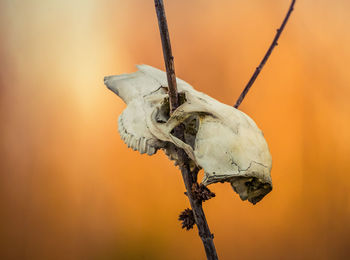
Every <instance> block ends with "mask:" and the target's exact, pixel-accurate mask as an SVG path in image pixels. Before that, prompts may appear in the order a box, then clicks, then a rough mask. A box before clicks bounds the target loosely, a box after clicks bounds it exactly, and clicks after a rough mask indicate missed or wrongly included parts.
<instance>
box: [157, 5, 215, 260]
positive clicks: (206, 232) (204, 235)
mask: <svg viewBox="0 0 350 260" xmlns="http://www.w3.org/2000/svg"><path fill="white" fill-rule="evenodd" d="M154 3H155V7H156V12H157V17H158V25H159V31H160V36H161V39H162V47H163V56H164V62H165V67H166V72H167V79H168V86H169V103H170V111H171V112H173V111H174V110H175V109H176V108H177V107H178V106H179V100H178V93H177V86H176V76H175V70H174V57H173V55H172V52H171V45H170V38H169V32H168V25H167V21H166V17H165V11H164V4H163V0H154ZM174 135H175V136H176V137H178V138H180V139H181V140H184V127H183V125H180V126H178V127H176V128H175V129H174ZM177 156H178V161H179V166H180V169H181V173H182V178H183V180H184V183H185V187H186V190H187V197H188V199H189V201H190V205H191V208H192V211H193V215H194V219H195V222H196V225H197V228H198V233H199V236H200V238H201V239H202V242H203V245H204V249H205V253H206V255H207V259H209V260H217V259H218V256H217V253H216V249H215V245H214V241H213V238H214V236H213V234H211V232H210V229H209V226H208V223H207V220H206V218H205V214H204V211H203V208H202V200H201V199H198V198H195V196H194V194H193V192H192V187H193V186H194V185H196V184H197V173H198V168H196V169H194V170H193V171H191V168H190V158H189V157H188V156H187V154H186V153H185V151H184V150H182V149H178V150H177ZM197 185H198V184H197ZM197 197H198V196H197Z"/></svg>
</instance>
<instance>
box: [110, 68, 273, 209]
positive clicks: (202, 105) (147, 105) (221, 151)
mask: <svg viewBox="0 0 350 260" xmlns="http://www.w3.org/2000/svg"><path fill="white" fill-rule="evenodd" d="M138 69H139V71H137V72H135V73H132V74H124V75H120V76H111V77H106V78H105V84H106V85H107V86H108V88H109V89H111V90H112V91H113V92H115V93H116V94H117V95H118V96H120V97H121V98H122V99H123V100H124V101H125V103H126V104H127V105H128V106H127V108H126V109H125V110H124V111H123V113H122V114H121V116H120V117H119V133H120V135H121V137H122V139H123V140H124V142H125V143H126V144H127V145H128V146H129V147H131V148H132V149H134V150H138V151H139V152H140V153H147V154H149V155H152V154H154V153H156V152H157V150H158V149H163V150H165V152H166V154H167V155H168V156H169V158H170V159H172V160H175V161H176V160H177V157H176V153H175V149H174V146H177V147H180V148H182V149H184V150H185V152H186V153H187V154H188V156H189V157H190V158H191V159H192V160H193V162H194V163H195V164H196V165H197V166H199V167H201V168H203V170H204V173H205V176H204V179H203V181H202V183H203V184H204V185H209V184H212V183H216V182H230V183H231V185H232V187H233V189H234V190H235V191H236V192H237V193H238V194H239V195H240V197H241V199H242V200H246V199H248V200H249V201H250V202H252V203H253V204H255V203H257V202H258V201H260V200H261V199H262V198H263V197H264V196H265V195H266V194H267V193H269V192H270V191H271V189H272V181H271V177H270V171H271V155H270V152H269V149H268V146H267V143H266V141H265V139H264V137H263V134H262V132H261V130H260V129H259V128H258V127H257V126H256V124H255V123H254V121H253V120H252V119H251V118H250V117H248V116H247V115H246V114H244V113H243V112H241V111H239V110H237V109H235V108H233V107H231V106H228V105H225V104H222V103H220V102H219V101H217V100H215V99H213V98H211V97H209V96H207V95H205V94H203V93H201V92H198V91H196V90H194V89H193V88H192V87H191V86H190V85H189V84H188V83H186V82H184V81H182V80H180V79H177V83H178V92H179V94H180V95H182V98H183V100H182V101H183V103H182V105H180V106H179V107H178V108H177V109H176V110H175V111H174V112H173V113H172V115H171V116H170V115H169V104H168V102H169V101H168V95H167V88H166V86H167V79H166V74H165V72H162V71H160V70H158V69H155V68H153V67H150V66H147V65H141V66H138ZM179 124H183V125H184V126H185V140H184V141H182V140H180V139H178V138H176V137H175V136H174V135H172V131H173V129H174V128H175V127H176V126H178V125H179ZM176 163H177V162H176Z"/></svg>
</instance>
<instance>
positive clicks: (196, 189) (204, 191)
mask: <svg viewBox="0 0 350 260" xmlns="http://www.w3.org/2000/svg"><path fill="white" fill-rule="evenodd" d="M192 194H193V197H194V199H196V200H200V201H206V200H210V199H211V198H213V197H215V193H214V192H211V191H210V190H209V189H208V188H207V187H206V186H205V185H203V184H198V183H193V186H192Z"/></svg>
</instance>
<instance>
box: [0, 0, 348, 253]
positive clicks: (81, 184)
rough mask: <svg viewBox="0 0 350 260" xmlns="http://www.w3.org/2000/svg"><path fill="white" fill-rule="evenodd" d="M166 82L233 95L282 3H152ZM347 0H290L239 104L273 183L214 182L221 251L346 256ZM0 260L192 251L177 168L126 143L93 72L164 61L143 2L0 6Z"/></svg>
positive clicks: (79, 0) (211, 211)
mask: <svg viewBox="0 0 350 260" xmlns="http://www.w3.org/2000/svg"><path fill="white" fill-rule="evenodd" d="M164 2H165V8H166V13H167V18H168V24H169V30H170V38H171V43H172V47H173V55H174V57H175V70H176V74H177V76H178V77H179V78H181V79H183V80H185V81H187V82H189V83H190V84H191V85H192V86H194V87H195V88H196V89H197V90H199V91H202V92H204V93H206V94H208V95H210V96H212V97H214V98H216V99H217V100H219V101H221V102H223V103H226V104H229V105H233V104H234V103H235V101H236V99H237V98H238V96H239V94H240V92H241V91H242V89H243V88H244V86H245V84H246V83H247V81H248V80H249V78H250V76H251V74H252V73H253V72H254V69H255V67H256V66H257V65H258V63H259V61H260V60H261V59H262V57H263V55H264V53H265V52H266V50H267V48H268V46H269V44H270V43H271V41H272V39H273V37H274V35H275V32H276V29H277V28H278V27H279V25H280V23H281V21H282V19H283V18H284V15H285V12H286V11H287V8H288V6H289V3H290V1H287V0H263V1H262V0H251V1H244V0H234V1H229V0H222V1H209V0H201V1H199V0H193V1H184V0H176V1H175V0H165V1H164ZM349 8H350V2H349V1H346V0H337V1H331V0H318V1H316V0H297V3H296V6H295V10H294V12H293V13H292V16H291V18H290V21H289V23H288V24H287V26H286V29H285V31H284V32H283V34H282V36H281V38H280V40H279V45H278V46H277V47H276V49H275V51H274V52H273V54H272V55H271V57H270V59H269V61H268V62H267V64H266V66H265V68H264V70H263V71H262V73H261V75H260V76H259V78H258V79H257V81H256V83H255V84H254V86H253V88H252V90H251V91H250V92H249V94H248V95H247V97H246V98H245V100H244V101H243V103H242V105H241V106H240V109H241V110H242V111H243V112H245V113H247V114H248V115H249V116H250V117H251V118H253V119H254V121H255V122H256V123H257V125H258V126H259V127H260V128H261V129H262V131H263V132H264V136H265V138H266V140H267V142H268V144H269V148H270V151H271V154H272V158H273V167H272V172H271V175H272V180H273V191H272V192H271V193H270V194H269V195H267V196H266V197H265V198H264V199H263V200H262V201H261V202H260V203H258V204H257V205H255V206H253V205H251V204H249V203H248V202H243V201H241V200H240V199H239V197H238V196H237V194H235V193H234V192H233V191H232V188H231V187H230V185H229V184H227V183H226V184H214V185H211V186H210V189H211V190H212V191H214V192H215V193H216V197H215V198H214V199H212V200H210V201H207V202H205V204H204V210H205V212H206V215H207V220H208V223H209V225H210V228H211V231H212V232H213V233H214V235H215V239H214V242H215V245H216V248H217V251H218V255H219V258H220V259H241V260H252V259H257V258H259V259H287V260H288V259H293V260H294V259H320V260H323V259H324V260H326V259H332V260H333V259H346V258H349V256H350V249H349V248H350V241H349V236H350V224H349V219H350V174H349V172H350V164H349V161H348V160H349V156H350V102H349V98H350V87H349V85H350V73H349V72H348V69H349V65H348V60H349V59H350V34H349V33H348V28H349V27H350V17H349V15H348V13H349ZM0 36H1V41H2V42H1V45H0V61H1V62H0V68H1V70H0V121H1V125H0V155H1V156H0V230H1V232H0V242H1V243H0V256H1V259H36V260H41V259H43V260H45V259H53V260H55V259H68V260H69V259H106V260H109V259H169V260H171V259H204V258H205V254H204V250H203V248H202V244H201V241H200V239H199V237H198V234H197V230H196V229H194V230H192V231H184V230H182V229H181V225H180V222H179V221H178V220H177V218H178V215H179V214H180V212H181V211H183V210H184V209H185V208H187V207H189V203H188V201H187V198H186V197H185V196H184V194H183V192H184V191H185V187H184V184H183V181H182V178H181V174H180V172H179V170H178V169H177V168H176V167H174V166H173V163H172V162H170V161H169V160H168V159H167V158H166V156H165V155H164V153H163V152H162V151H159V152H158V153H157V154H156V155H154V156H151V157H150V156H147V155H140V154H139V153H137V152H134V151H132V150H131V149H128V148H127V146H126V145H125V144H124V143H123V141H122V140H121V139H120V136H119V134H118V131H117V120H118V116H119V115H120V113H121V112H122V111H123V109H125V107H126V105H125V104H124V103H123V101H122V100H121V99H119V98H118V97H117V96H116V95H114V94H113V93H112V92H110V91H109V90H108V89H107V88H106V87H105V86H104V85H103V77H104V76H106V75H116V74H121V73H131V72H133V71H135V70H136V68H135V65H136V64H149V65H152V66H154V67H157V68H160V69H164V64H163V57H162V49H161V42H160V36H159V32H158V25H157V19H156V14H155V10H154V5H153V1H151V0H149V1H146V0H128V1H121V0H114V1H111V0H99V1H98V0H84V1H83V0H76V1H68V0H60V1H59V0H49V1H43V0H29V1H20V0H0Z"/></svg>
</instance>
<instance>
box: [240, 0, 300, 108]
mask: <svg viewBox="0 0 350 260" xmlns="http://www.w3.org/2000/svg"><path fill="white" fill-rule="evenodd" d="M295 1H296V0H292V3H291V4H290V7H289V9H288V12H287V14H286V17H285V18H284V20H283V22H282V24H281V27H280V28H278V29H277V33H276V35H275V38H274V39H273V41H272V43H271V45H270V48H269V49H268V50H267V52H266V54H265V56H264V58H263V59H262V61H261V62H260V64H259V66H258V67H257V68H256V70H255V72H254V74H253V76H252V77H251V78H250V80H249V82H248V84H247V85H246V87H245V88H244V90H243V92H242V93H241V95H240V96H239V98H238V99H237V101H236V104H235V105H234V107H235V108H238V107H239V105H240V104H241V103H242V101H243V99H244V98H245V96H246V95H247V93H248V91H249V89H250V88H251V86H252V85H253V84H254V82H255V80H256V78H257V77H258V75H259V73H260V71H261V70H262V68H263V67H264V65H265V63H266V61H267V60H268V59H269V57H270V55H271V53H272V51H273V49H274V48H275V47H276V46H277V45H278V39H279V38H280V36H281V33H282V31H283V29H284V27H285V26H286V24H287V22H288V19H289V16H290V15H291V13H292V11H293V10H294V4H295Z"/></svg>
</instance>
